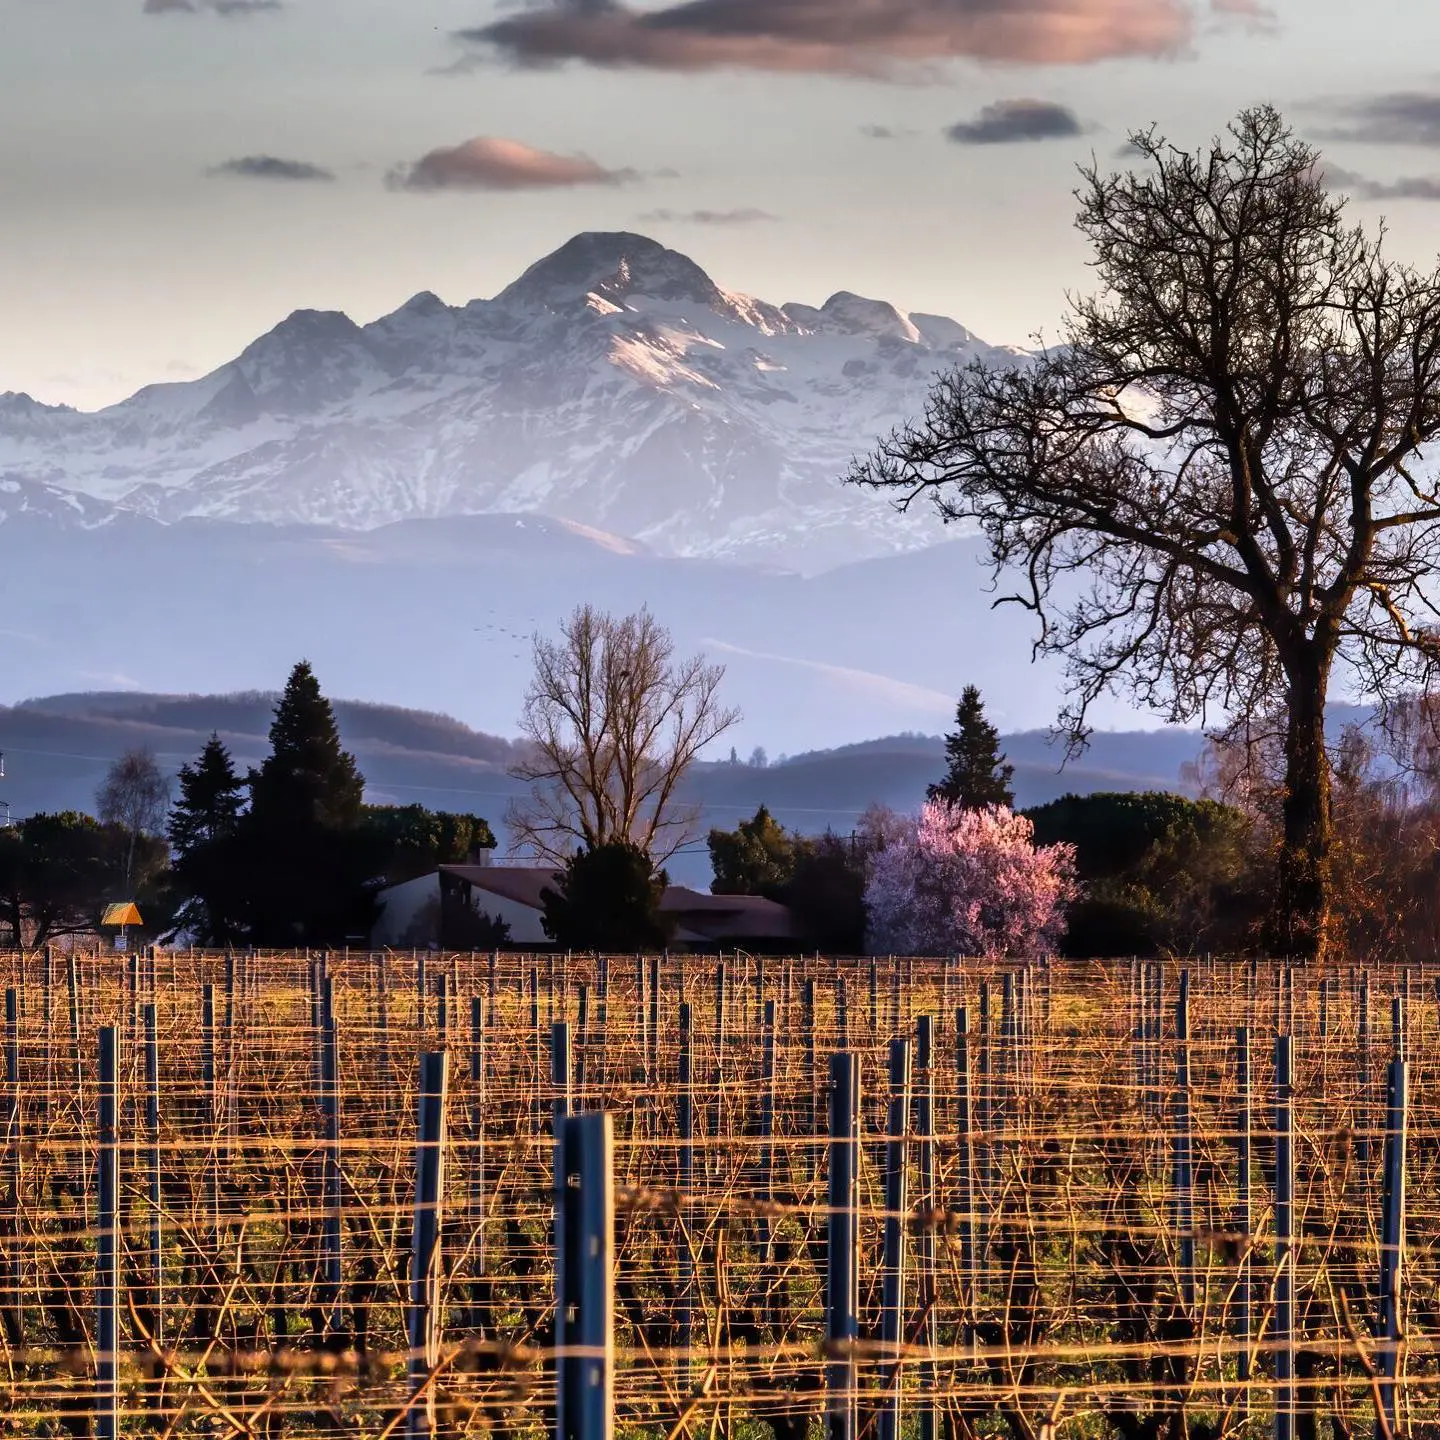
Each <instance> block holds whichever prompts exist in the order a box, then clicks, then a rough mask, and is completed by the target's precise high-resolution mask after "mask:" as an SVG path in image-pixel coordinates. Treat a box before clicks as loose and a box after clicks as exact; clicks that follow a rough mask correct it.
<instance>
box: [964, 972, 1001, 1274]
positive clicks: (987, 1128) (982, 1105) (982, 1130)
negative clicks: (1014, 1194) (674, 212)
mask: <svg viewBox="0 0 1440 1440" xmlns="http://www.w3.org/2000/svg"><path fill="white" fill-rule="evenodd" d="M979 1041H980V1054H979V1055H978V1057H977V1069H978V1074H977V1076H976V1080H977V1089H978V1091H979V1094H978V1096H977V1097H976V1098H977V1102H978V1103H977V1106H976V1115H975V1128H976V1129H977V1130H978V1131H979V1134H978V1135H976V1134H975V1133H974V1132H973V1131H972V1133H971V1142H970V1143H971V1144H972V1145H977V1146H978V1148H979V1151H980V1164H979V1167H978V1174H977V1184H978V1188H977V1191H976V1196H975V1199H976V1201H977V1203H978V1205H979V1207H980V1208H981V1210H983V1211H984V1213H985V1214H986V1216H987V1217H988V1216H989V1214H990V1195H991V1191H992V1189H993V1184H992V1181H993V1177H994V1174H995V1168H996V1161H997V1158H998V1157H997V1155H996V1153H995V1140H994V1135H993V1133H992V1132H993V1128H994V1124H995V1097H994V1089H993V1080H992V1075H991V1052H990V982H989V981H988V980H982V981H981V982H980V1035H979ZM989 1235H990V1226H989V1221H988V1218H987V1221H986V1225H985V1233H984V1237H983V1239H982V1241H981V1250H982V1252H985V1262H986V1264H988V1263H989V1255H988V1251H989V1248H990V1240H989Z"/></svg>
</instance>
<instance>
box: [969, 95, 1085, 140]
mask: <svg viewBox="0 0 1440 1440" xmlns="http://www.w3.org/2000/svg"><path fill="white" fill-rule="evenodd" d="M945 133H946V135H948V136H949V137H950V139H952V140H954V141H955V142H956V143H957V144H960V145H1014V144H1017V143H1019V142H1021V141H1026V140H1064V139H1067V138H1068V137H1070V136H1072V135H1083V134H1084V133H1085V127H1084V126H1083V125H1082V124H1081V123H1080V120H1079V117H1078V116H1077V115H1076V114H1075V112H1074V111H1073V110H1071V109H1069V108H1067V107H1066V106H1064V105H1055V104H1052V103H1051V102H1050V101H1049V100H997V101H996V102H995V103H994V104H993V105H987V106H986V107H985V108H984V109H983V110H981V111H980V113H979V114H978V115H977V116H976V117H975V118H974V119H973V120H960V121H958V122H957V123H956V124H954V125H951V126H950V127H949V129H947V130H946V131H945Z"/></svg>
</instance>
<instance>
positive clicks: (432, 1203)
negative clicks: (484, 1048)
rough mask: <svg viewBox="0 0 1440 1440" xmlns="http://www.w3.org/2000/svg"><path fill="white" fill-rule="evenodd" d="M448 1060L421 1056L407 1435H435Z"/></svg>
mask: <svg viewBox="0 0 1440 1440" xmlns="http://www.w3.org/2000/svg"><path fill="white" fill-rule="evenodd" d="M448 1068H449V1065H448V1056H447V1055H446V1053H445V1051H443V1050H427V1051H425V1052H424V1053H423V1054H422V1055H421V1056H420V1100H419V1114H418V1117H417V1119H418V1124H417V1130H418V1135H417V1139H416V1144H415V1224H414V1229H413V1230H412V1232H411V1241H410V1307H409V1317H408V1318H409V1325H408V1331H409V1338H410V1363H409V1385H410V1402H409V1409H408V1410H407V1411H406V1416H405V1420H406V1432H405V1433H406V1435H407V1436H409V1437H411V1440H417V1437H420V1436H430V1435H433V1434H434V1431H435V1396H434V1392H433V1390H432V1389H430V1387H429V1380H430V1375H431V1373H432V1371H433V1370H434V1368H435V1366H436V1364H437V1363H438V1361H439V1359H440V1228H441V1224H442V1220H443V1216H442V1211H441V1207H442V1204H443V1197H444V1193H445V1099H446V1090H447V1073H448Z"/></svg>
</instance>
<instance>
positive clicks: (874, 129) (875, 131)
mask: <svg viewBox="0 0 1440 1440" xmlns="http://www.w3.org/2000/svg"><path fill="white" fill-rule="evenodd" d="M860 133H861V134H862V135H863V136H864V137H865V138H866V139H867V140H900V139H903V138H904V137H905V136H906V135H913V134H914V133H915V132H914V131H913V130H908V129H902V128H900V127H899V126H896V125H862V126H861V127H860Z"/></svg>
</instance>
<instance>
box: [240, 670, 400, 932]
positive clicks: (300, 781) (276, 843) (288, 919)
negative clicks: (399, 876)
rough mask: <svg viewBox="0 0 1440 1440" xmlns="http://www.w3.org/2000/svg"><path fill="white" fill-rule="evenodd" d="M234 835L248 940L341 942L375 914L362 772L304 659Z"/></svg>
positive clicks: (374, 849) (377, 864)
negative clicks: (242, 880)
mask: <svg viewBox="0 0 1440 1440" xmlns="http://www.w3.org/2000/svg"><path fill="white" fill-rule="evenodd" d="M249 783H250V809H249V811H248V812H247V813H246V815H245V816H244V818H243V820H242V822H241V825H240V829H239V832H238V841H239V843H238V847H237V848H238V850H239V854H240V862H241V863H240V867H239V868H240V870H241V871H242V872H243V874H244V878H245V885H246V893H245V919H246V928H247V930H248V938H249V940H250V943H251V944H252V945H266V946H276V947H279V946H294V945H340V944H345V943H348V942H350V941H351V940H352V939H355V938H358V937H362V936H364V935H365V934H366V933H367V932H368V931H369V929H370V926H371V924H372V923H373V921H374V916H375V900H374V896H375V891H376V889H377V888H378V887H377V879H378V877H379V875H380V873H381V870H382V867H383V862H384V857H383V854H382V853H380V848H379V846H378V845H377V841H376V837H375V836H373V835H371V834H369V833H367V832H366V831H364V830H363V829H362V828H361V827H360V819H361V814H362V808H363V801H364V793H365V777H364V776H363V775H361V774H360V771H359V770H358V769H357V767H356V765H355V757H354V756H353V755H351V754H349V753H348V752H347V751H346V750H344V749H342V747H341V745H340V732H339V729H338V727H337V726H336V724H335V714H334V712H333V711H332V709H331V708H330V702H329V701H328V700H327V699H326V698H325V697H324V695H322V694H321V693H320V684H319V682H318V681H317V680H316V678H315V673H314V671H312V670H311V668H310V666H309V664H308V663H307V662H306V661H303V660H302V661H301V662H300V663H299V664H298V665H296V666H295V668H294V669H293V670H292V671H291V672H290V679H289V681H288V682H287V683H286V686H285V691H284V693H283V694H282V695H281V697H280V700H279V702H278V703H277V704H276V706H275V718H274V720H273V721H272V723H271V726H270V754H269V756H267V757H266V759H265V761H264V762H263V763H262V764H261V766H260V768H259V769H258V770H252V771H251V772H250V777H249Z"/></svg>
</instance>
